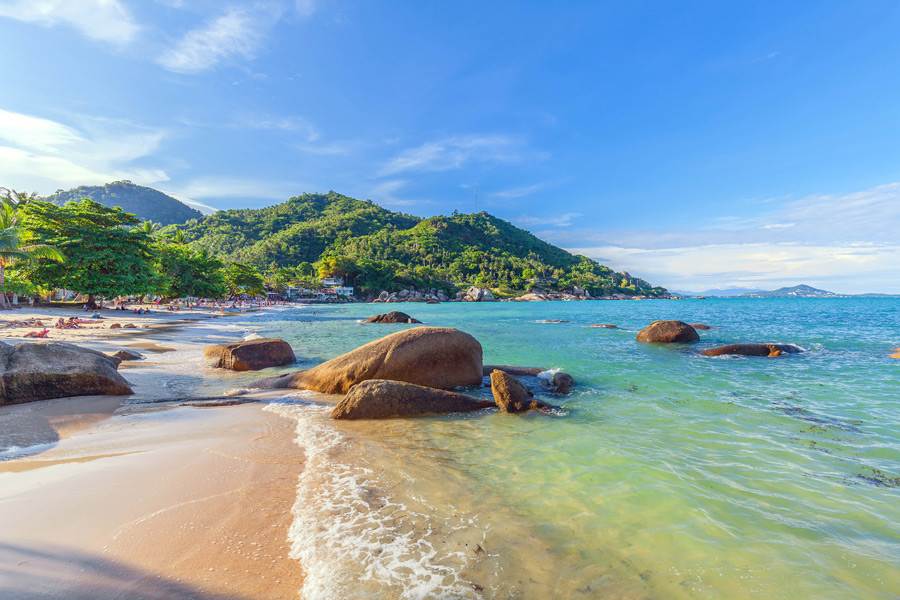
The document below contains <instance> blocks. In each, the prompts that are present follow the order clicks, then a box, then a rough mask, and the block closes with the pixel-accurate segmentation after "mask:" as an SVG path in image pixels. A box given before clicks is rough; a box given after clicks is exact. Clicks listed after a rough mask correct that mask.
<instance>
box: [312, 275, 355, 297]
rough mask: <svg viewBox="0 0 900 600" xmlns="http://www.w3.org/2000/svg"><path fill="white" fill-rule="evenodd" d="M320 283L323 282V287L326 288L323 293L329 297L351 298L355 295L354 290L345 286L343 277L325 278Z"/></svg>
mask: <svg viewBox="0 0 900 600" xmlns="http://www.w3.org/2000/svg"><path fill="white" fill-rule="evenodd" d="M319 281H321V282H322V287H323V288H324V289H323V290H322V291H323V292H325V294H326V295H327V296H337V297H340V296H346V297H348V298H349V297H350V296H352V295H353V288H352V287H348V286H345V285H344V278H343V277H325V278H323V279H320V280H319Z"/></svg>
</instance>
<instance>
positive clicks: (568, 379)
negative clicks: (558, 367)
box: [552, 371, 575, 394]
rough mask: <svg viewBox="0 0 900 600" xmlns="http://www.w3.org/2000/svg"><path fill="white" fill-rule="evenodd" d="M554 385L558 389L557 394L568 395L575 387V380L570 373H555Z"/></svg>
mask: <svg viewBox="0 0 900 600" xmlns="http://www.w3.org/2000/svg"><path fill="white" fill-rule="evenodd" d="M552 383H553V385H554V386H555V387H556V393H557V394H568V393H569V391H570V390H571V389H572V388H573V387H575V380H574V379H573V378H572V376H571V375H569V374H568V373H563V372H562V371H560V372H559V373H555V374H554V375H553V382H552Z"/></svg>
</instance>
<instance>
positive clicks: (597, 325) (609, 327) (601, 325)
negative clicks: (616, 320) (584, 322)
mask: <svg viewBox="0 0 900 600" xmlns="http://www.w3.org/2000/svg"><path fill="white" fill-rule="evenodd" d="M588 327H602V328H604V329H618V327H616V326H615V325H610V324H609V323H594V324H593V325H588Z"/></svg>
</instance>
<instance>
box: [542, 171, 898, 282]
mask: <svg viewBox="0 0 900 600" xmlns="http://www.w3.org/2000/svg"><path fill="white" fill-rule="evenodd" d="M766 207H767V208H768V209H769V210H768V211H767V212H764V213H761V214H759V215H756V216H754V217H752V218H743V219H739V220H729V223H728V229H724V228H721V227H718V228H709V229H693V230H688V229H668V230H663V229H641V230H617V231H590V230H578V231H559V230H552V229H550V230H547V231H544V232H541V233H542V234H543V235H544V236H546V238H547V239H549V240H551V241H553V242H555V243H558V244H561V245H563V247H566V248H569V249H571V250H572V251H573V252H578V253H581V254H585V255H587V256H590V257H592V258H597V259H603V260H605V261H606V262H607V263H609V266H611V267H614V268H616V269H626V270H628V271H631V272H633V273H637V274H640V276H642V277H644V278H645V279H647V280H649V281H651V282H653V283H657V284H660V285H665V286H667V287H673V288H680V289H705V288H712V287H722V286H727V285H743V286H757V287H779V286H780V285H794V284H796V283H809V284H811V285H817V284H819V285H818V286H817V287H825V288H826V289H831V290H832V291H836V292H842V293H862V292H869V291H874V292H891V293H900V242H898V239H900V238H898V236H897V231H900V183H891V184H887V185H882V186H878V187H875V188H871V189H868V190H863V191H860V192H855V193H850V194H836V195H821V194H820V195H813V196H808V197H805V198H802V199H799V200H794V201H785V202H782V203H781V204H780V205H777V206H776V207H775V208H771V205H766ZM543 223H544V224H551V223H548V222H546V221H545V222H543ZM601 262H602V261H601Z"/></svg>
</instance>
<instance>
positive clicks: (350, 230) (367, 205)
mask: <svg viewBox="0 0 900 600" xmlns="http://www.w3.org/2000/svg"><path fill="white" fill-rule="evenodd" d="M179 229H182V230H183V231H184V234H185V238H186V239H187V240H189V241H194V242H196V243H197V244H199V245H201V246H203V247H205V248H207V249H209V250H210V251H211V252H213V253H215V254H217V255H219V256H221V257H222V258H225V259H227V260H232V261H236V262H241V263H245V264H250V265H253V266H255V267H257V268H260V269H267V270H270V271H271V270H273V269H276V270H277V269H288V270H290V269H296V268H297V267H299V266H300V265H301V264H302V263H319V264H320V265H325V266H324V268H325V270H327V271H329V272H333V273H335V274H340V275H343V276H344V277H345V278H346V279H347V280H348V283H349V284H350V285H354V286H356V287H359V288H361V289H362V290H364V291H369V292H371V291H379V290H381V289H388V290H395V289H399V288H400V287H403V286H408V285H414V286H417V287H422V286H431V287H443V288H445V289H447V290H450V289H451V288H452V287H453V284H467V285H468V284H475V285H487V286H491V287H495V288H496V287H499V288H501V289H504V288H505V289H508V290H509V292H510V293H511V292H512V290H521V289H523V288H525V287H526V286H528V285H529V280H534V279H535V278H538V279H540V282H539V283H538V285H540V286H541V287H550V288H554V287H555V288H558V289H560V290H565V289H571V288H572V287H573V286H575V285H577V286H580V287H582V288H584V289H586V290H588V291H589V292H590V293H591V294H594V295H600V294H611V293H626V294H645V295H651V296H656V295H661V294H663V293H665V290H664V289H663V288H654V287H652V286H651V285H650V284H649V283H647V282H646V281H643V280H641V279H638V278H633V277H631V276H629V275H628V274H627V273H615V272H613V271H612V269H609V268H608V267H604V266H602V265H600V264H599V263H597V262H596V261H593V260H591V259H589V258H586V257H584V256H575V255H573V254H571V253H569V252H566V251H565V250H563V249H562V248H558V247H556V246H554V245H552V244H549V243H547V242H545V241H543V240H541V239H539V238H537V237H536V236H534V235H533V234H531V233H530V232H528V231H525V230H524V229H519V228H518V227H515V226H513V225H512V224H510V223H508V222H507V221H504V220H502V219H498V218H497V217H494V216H492V215H489V214H487V213H485V212H481V213H477V214H456V213H454V214H453V215H452V216H449V217H445V216H438V217H431V218H428V219H420V218H418V217H414V216H411V215H406V214H403V213H395V212H392V211H389V210H386V209H384V208H382V207H380V206H377V205H376V204H373V203H372V202H371V201H365V202H363V201H360V200H355V199H353V198H349V197H347V196H342V195H340V194H337V193H335V192H329V193H328V194H305V195H303V196H298V197H295V198H291V199H290V200H288V201H287V202H284V203H282V204H278V205H275V206H269V207H266V208H260V209H242V210H227V211H219V212H217V213H215V214H212V215H209V216H205V217H202V218H199V219H196V220H192V221H190V222H188V223H186V224H185V225H183V226H181V227H179ZM305 270H306V271H308V270H309V267H306V269H305ZM287 277H288V278H290V276H289V275H287Z"/></svg>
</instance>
